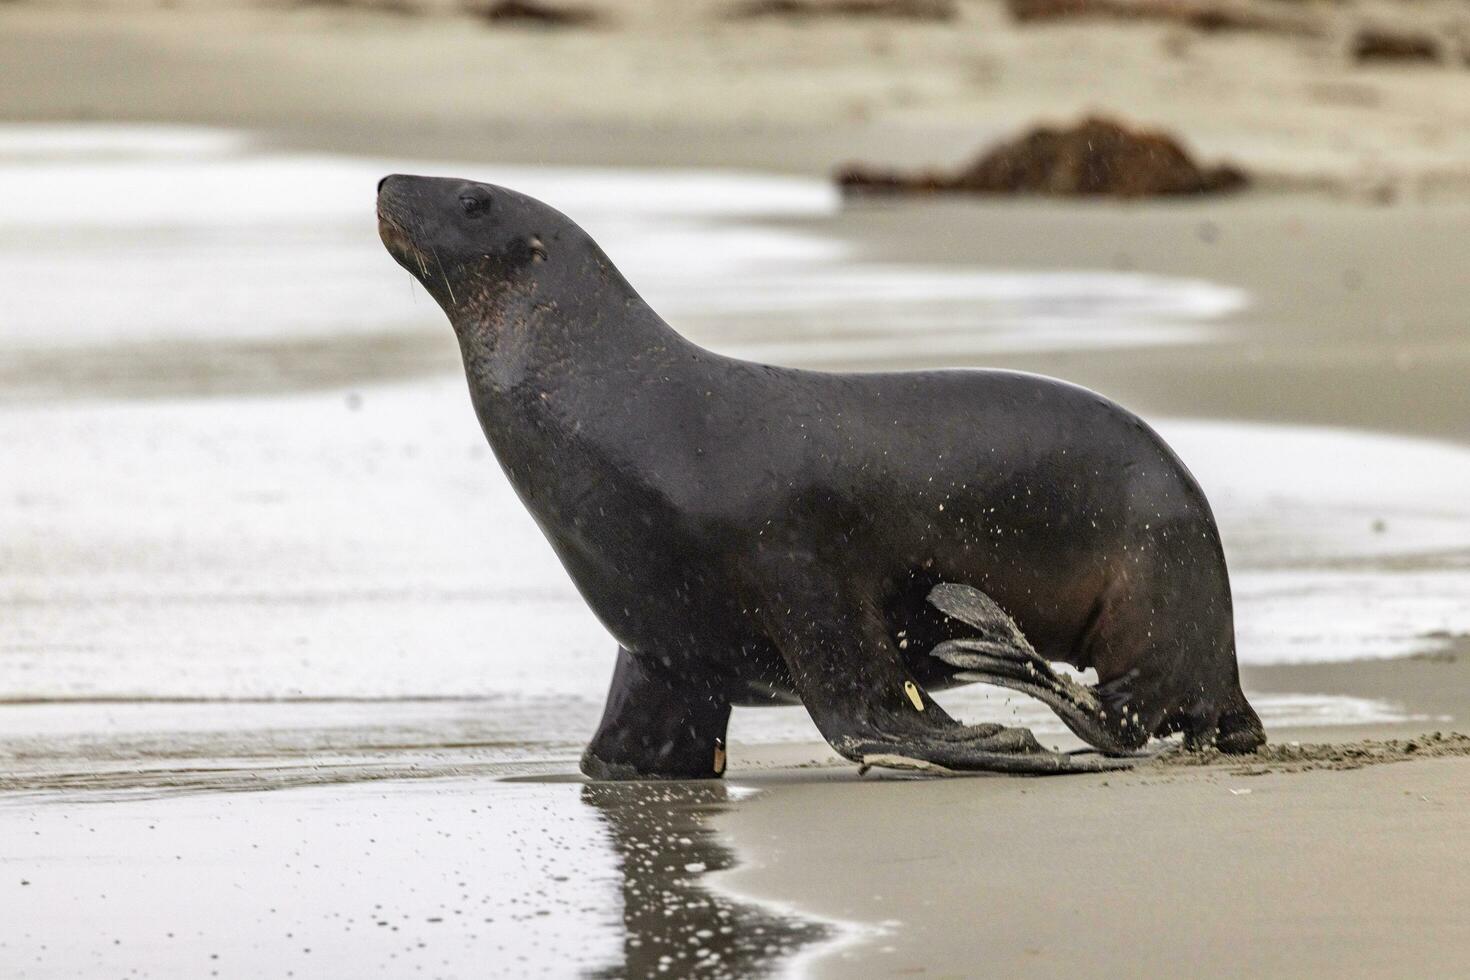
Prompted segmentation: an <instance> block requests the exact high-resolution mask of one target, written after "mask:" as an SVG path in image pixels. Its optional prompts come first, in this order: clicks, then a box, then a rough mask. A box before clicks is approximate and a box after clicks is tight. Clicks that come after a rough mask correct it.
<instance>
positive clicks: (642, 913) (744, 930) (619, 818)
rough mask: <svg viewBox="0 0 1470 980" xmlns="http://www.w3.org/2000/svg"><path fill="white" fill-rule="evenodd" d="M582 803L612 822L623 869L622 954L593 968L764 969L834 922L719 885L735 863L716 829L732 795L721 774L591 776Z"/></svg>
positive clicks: (650, 972)
mask: <svg viewBox="0 0 1470 980" xmlns="http://www.w3.org/2000/svg"><path fill="white" fill-rule="evenodd" d="M582 802H583V803H585V804H587V805H588V806H590V807H592V808H593V809H595V810H596V811H597V814H598V816H599V817H600V818H601V819H602V820H603V822H604V823H605V824H606V826H607V829H608V832H609V836H610V837H611V840H612V845H613V850H614V851H615V852H616V860H617V864H618V868H619V870H620V871H621V873H622V892H623V926H624V938H623V958H622V962H621V963H619V964H616V965H613V966H609V967H606V968H603V969H600V970H597V971H595V972H593V973H592V974H591V975H592V976H596V977H647V976H660V975H667V976H688V975H690V974H691V973H696V972H697V973H698V975H700V976H708V977H749V976H764V975H767V974H770V973H772V972H775V971H776V969H777V968H778V967H779V966H780V965H781V963H782V962H783V961H785V960H787V959H788V958H789V957H791V956H792V955H793V954H795V953H796V952H797V951H799V950H800V949H801V948H803V947H805V946H807V945H809V944H812V943H817V942H821V941H823V940H826V939H830V938H831V933H832V930H831V928H830V927H828V926H826V925H823V924H821V923H818V922H814V921H810V920H803V919H799V918H786V917H781V916H777V915H775V914H773V913H771V912H769V911H767V910H766V909H764V908H762V907H760V906H757V905H752V904H744V903H740V902H737V901H734V900H732V899H729V898H727V897H725V896H723V895H720V894H719V893H717V892H712V891H710V890H708V889H706V888H705V887H704V885H703V884H702V882H703V880H704V877H703V876H704V875H706V874H709V873H711V872H715V871H722V870H724V869H726V868H729V867H731V866H733V865H734V864H735V863H736V860H735V855H734V854H733V853H732V852H731V851H730V849H729V848H728V847H726V846H725V845H724V844H723V843H721V842H720V839H719V838H718V836H717V835H716V834H715V833H714V831H713V830H711V829H710V826H709V821H710V818H711V817H712V816H713V815H715V814H717V813H720V812H721V811H723V810H724V809H726V808H727V807H729V806H730V805H731V804H732V802H733V800H732V798H731V795H730V790H729V788H728V787H726V786H725V785H724V784H722V783H593V784H588V785H587V786H584V787H583V789H582Z"/></svg>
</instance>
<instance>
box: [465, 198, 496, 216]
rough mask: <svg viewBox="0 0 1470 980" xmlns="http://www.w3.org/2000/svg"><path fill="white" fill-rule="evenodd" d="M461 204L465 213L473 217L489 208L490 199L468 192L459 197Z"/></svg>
mask: <svg viewBox="0 0 1470 980" xmlns="http://www.w3.org/2000/svg"><path fill="white" fill-rule="evenodd" d="M459 206H460V208H461V209H463V211H464V213H465V214H468V215H470V216H471V217H473V216H474V215H477V214H482V213H484V212H485V211H487V210H489V208H490V201H489V200H488V199H487V198H483V197H477V196H476V195H474V194H466V195H464V196H463V197H461V198H460V199H459Z"/></svg>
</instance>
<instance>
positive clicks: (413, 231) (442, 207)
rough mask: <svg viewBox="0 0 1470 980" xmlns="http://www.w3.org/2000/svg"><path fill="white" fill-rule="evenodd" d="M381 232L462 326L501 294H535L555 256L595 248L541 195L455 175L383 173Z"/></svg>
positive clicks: (396, 255)
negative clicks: (536, 197)
mask: <svg viewBox="0 0 1470 980" xmlns="http://www.w3.org/2000/svg"><path fill="white" fill-rule="evenodd" d="M378 234H379V236H380V237H381V238H382V239H383V244H384V245H385V246H387V248H388V251H389V253H390V254H392V256H393V257H394V258H395V259H397V260H398V264H399V265H401V266H403V267H404V268H405V269H407V270H408V271H409V272H410V273H412V274H413V276H414V278H416V279H418V280H419V282H421V283H423V284H424V288H425V289H427V290H428V291H429V294H430V295H431V296H433V297H434V299H435V300H437V301H438V303H439V305H440V306H442V307H443V308H444V312H446V313H447V314H449V319H450V321H451V322H453V323H454V324H455V327H456V328H459V327H460V326H461V325H462V323H463V322H464V320H465V319H466V318H467V317H470V318H473V317H475V316H476V315H478V314H483V313H484V312H485V311H486V310H488V309H490V308H493V307H494V306H495V305H496V301H497V300H501V299H504V298H506V297H508V296H515V295H526V296H529V295H530V294H531V293H532V292H534V289H533V286H534V283H535V282H536V281H537V279H538V277H539V276H540V274H541V273H543V272H544V271H545V270H544V269H543V268H541V267H542V266H543V264H544V263H546V262H548V261H550V260H551V259H552V258H553V256H555V257H556V259H557V260H558V262H559V263H563V264H564V263H566V262H567V260H569V259H571V260H575V259H576V258H578V257H579V256H578V254H577V253H579V252H586V251H589V249H595V246H593V245H592V242H591V239H590V238H588V236H587V235H586V234H585V233H584V232H582V230H581V229H580V228H578V227H577V226H576V225H575V224H574V223H573V222H572V221H571V220H570V219H569V218H567V217H566V216H565V215H563V214H561V212H559V211H557V210H555V209H554V208H551V207H548V206H547V205H545V204H542V203H541V202H540V201H537V200H536V199H535V198H531V197H527V196H526V195H524V194H518V193H516V192H515V191H512V190H510V189H508V188H505V187H497V186H495V185H494V184H481V183H477V182H476V181H472V180H459V179H457V178H453V177H414V176H407V175H404V174H391V175H389V176H387V177H384V178H383V179H382V180H381V181H379V183H378Z"/></svg>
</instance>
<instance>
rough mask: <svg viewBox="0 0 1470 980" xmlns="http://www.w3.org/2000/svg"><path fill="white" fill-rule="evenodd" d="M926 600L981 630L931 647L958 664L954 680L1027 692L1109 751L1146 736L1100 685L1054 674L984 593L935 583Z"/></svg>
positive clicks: (1121, 752)
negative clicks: (1105, 695) (1106, 699)
mask: <svg viewBox="0 0 1470 980" xmlns="http://www.w3.org/2000/svg"><path fill="white" fill-rule="evenodd" d="M929 602H930V603H931V604H932V605H933V606H934V607H935V608H936V609H938V610H939V611H940V612H943V613H944V614H946V615H948V616H951V617H953V618H955V619H958V620H960V621H961V622H964V623H967V624H968V625H970V626H973V627H975V628H976V629H977V630H979V631H980V635H979V636H978V637H975V638H970V637H965V638H963V639H957V640H945V641H944V642H943V643H940V644H939V645H937V646H936V647H935V648H934V649H933V650H931V651H930V654H931V655H932V656H935V657H938V658H939V659H940V660H943V661H944V662H945V663H947V664H950V665H951V666H954V667H959V668H961V673H958V674H956V675H954V676H955V680H959V681H970V682H977V683H983V684H994V685H996V686H998V687H1004V688H1008V689H1010V690H1012V691H1019V692H1021V693H1022V694H1029V695H1031V696H1032V697H1034V698H1036V699H1037V700H1038V701H1040V702H1042V703H1043V704H1045V705H1046V706H1047V707H1049V708H1051V709H1052V711H1054V712H1056V714H1057V717H1058V718H1060V719H1061V720H1062V722H1063V723H1064V724H1065V725H1066V726H1067V727H1068V728H1069V729H1071V730H1072V733H1073V734H1075V735H1076V736H1077V737H1078V738H1080V739H1082V740H1083V741H1084V742H1086V743H1088V744H1089V745H1091V746H1093V747H1095V748H1097V749H1099V750H1101V751H1103V752H1106V753H1107V754H1109V755H1113V756H1131V755H1133V754H1135V753H1136V752H1137V750H1138V749H1139V748H1140V747H1142V745H1143V744H1144V743H1145V742H1147V741H1148V732H1145V731H1143V730H1142V729H1139V728H1136V727H1135V728H1132V729H1130V725H1135V726H1136V722H1135V721H1134V720H1133V719H1131V718H1130V717H1129V715H1128V713H1127V710H1126V708H1124V707H1121V706H1114V707H1113V710H1112V711H1111V713H1110V712H1109V710H1108V705H1107V704H1105V703H1104V699H1103V697H1102V696H1101V694H1102V693H1103V692H1102V691H1101V690H1100V689H1097V688H1091V687H1086V686H1084V685H1082V684H1078V683H1077V682H1076V681H1074V680H1072V679H1071V678H1069V677H1063V676H1062V675H1060V674H1058V673H1057V672H1056V670H1055V669H1054V668H1053V667H1052V665H1051V664H1050V663H1049V662H1048V661H1047V660H1046V658H1045V657H1043V656H1041V654H1039V653H1037V652H1036V650H1035V648H1033V647H1032V646H1031V643H1030V641H1028V640H1027V639H1026V637H1025V635H1024V634H1023V633H1022V632H1021V629H1020V627H1018V626H1017V625H1016V623H1015V620H1013V619H1011V617H1010V616H1008V615H1006V613H1005V611H1004V610H1003V609H1001V608H1000V606H999V605H997V604H996V603H995V601H994V600H992V599H991V598H990V597H989V596H987V595H985V594H984V593H983V592H980V591H979V590H978V589H973V588H971V587H969V586H967V585H954V584H948V583H946V584H943V585H937V586H935V587H934V589H933V590H932V591H930V593H929Z"/></svg>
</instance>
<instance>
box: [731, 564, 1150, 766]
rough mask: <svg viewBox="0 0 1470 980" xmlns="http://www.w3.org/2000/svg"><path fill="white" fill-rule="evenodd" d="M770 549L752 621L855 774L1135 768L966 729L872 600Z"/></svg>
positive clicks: (847, 579) (1015, 732)
mask: <svg viewBox="0 0 1470 980" xmlns="http://www.w3.org/2000/svg"><path fill="white" fill-rule="evenodd" d="M796 544H797V543H796V542H793V543H792V546H788V547H776V546H774V545H772V546H771V547H770V548H769V549H768V550H763V551H762V552H761V553H759V554H758V555H757V556H756V557H755V561H754V562H753V563H752V566H753V568H754V569H756V570H758V571H759V572H760V573H761V576H760V580H759V583H758V586H757V587H758V588H761V589H763V590H765V596H764V600H765V601H762V602H761V603H760V605H759V606H758V607H757V608H756V609H754V610H753V615H754V616H755V617H756V621H757V622H759V623H760V624H761V625H762V626H763V627H764V628H765V631H766V635H767V636H768V637H769V639H770V640H771V642H772V644H773V645H774V646H775V647H776V649H777V650H778V651H779V652H780V655H781V657H782V659H783V660H784V661H785V664H786V666H787V668H788V670H789V672H790V680H791V684H792V686H793V687H794V688H795V691H796V693H797V694H798V695H799V696H800V698H801V701H802V704H804V705H805V706H806V709H807V711H808V712H810V714H811V717H812V721H813V722H814V723H815V724H816V726H817V730H818V731H820V732H821V733H822V737H823V738H825V739H826V740H827V742H828V744H830V745H831V746H832V747H833V748H834V749H836V750H837V752H838V753H840V754H841V755H842V756H843V757H844V758H847V759H849V760H851V761H853V762H856V763H858V764H859V765H860V766H863V767H865V768H866V767H869V766H885V767H891V768H899V769H918V770H924V771H929V772H939V773H961V772H1005V773H1023V774H1027V775H1052V774H1059V773H1093V772H1105V771H1110V770H1113V769H1120V768H1125V767H1127V766H1130V765H1133V764H1134V763H1135V761H1136V760H1133V759H1112V758H1104V757H1101V756H1099V757H1094V758H1077V757H1073V756H1070V755H1066V754H1063V753H1059V752H1051V751H1048V750H1046V749H1045V748H1043V747H1042V746H1041V744H1040V743H1039V742H1037V740H1036V737H1035V736H1034V735H1033V734H1032V733H1031V732H1029V731H1027V730H1026V729H1024V728H1007V727H1005V726H1002V725H994V724H990V725H965V724H962V723H961V722H959V721H956V720H955V719H954V718H952V717H950V715H949V714H948V713H947V712H946V711H945V710H944V708H943V707H942V706H941V705H939V704H938V703H937V702H935V701H934V700H933V698H931V697H930V696H929V694H928V692H927V691H925V690H924V688H923V686H922V684H921V683H920V681H919V678H917V677H915V676H914V675H913V674H912V673H911V672H910V670H909V664H908V660H907V658H906V657H905V655H904V654H903V652H902V651H901V650H900V649H899V648H898V646H897V645H896V644H895V643H894V642H893V638H892V636H891V635H890V634H889V630H888V624H887V622H886V620H885V618H884V616H883V615H882V612H881V611H880V609H879V607H878V605H877V603H876V601H875V599H874V597H873V596H871V595H869V594H867V593H866V592H865V591H864V589H863V588H862V587H861V586H860V585H859V584H857V583H855V582H854V581H853V576H852V575H851V574H850V573H849V572H848V571H847V569H846V568H845V567H842V566H841V565H840V563H837V562H833V563H830V564H829V563H828V562H827V561H824V560H823V559H822V558H821V557H819V556H817V555H814V554H812V553H811V552H810V551H809V550H804V549H803V548H802V547H797V546H795V545H796Z"/></svg>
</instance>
